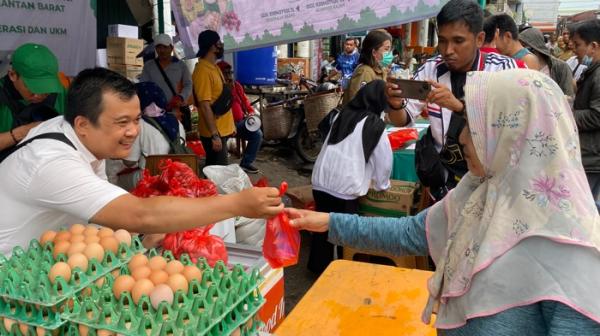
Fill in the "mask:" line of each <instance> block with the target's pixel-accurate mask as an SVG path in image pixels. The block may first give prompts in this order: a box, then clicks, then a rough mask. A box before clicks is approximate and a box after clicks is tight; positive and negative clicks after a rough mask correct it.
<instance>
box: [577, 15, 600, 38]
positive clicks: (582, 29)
mask: <svg viewBox="0 0 600 336" xmlns="http://www.w3.org/2000/svg"><path fill="white" fill-rule="evenodd" d="M575 34H577V35H578V36H579V37H580V38H581V39H582V40H583V41H584V42H585V43H586V44H590V43H592V42H596V43H600V20H597V19H592V20H588V21H584V22H582V23H581V24H579V25H578V26H577V28H576V30H575Z"/></svg>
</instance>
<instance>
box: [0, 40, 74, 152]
mask: <svg viewBox="0 0 600 336" xmlns="http://www.w3.org/2000/svg"><path fill="white" fill-rule="evenodd" d="M65 97H66V93H65V89H64V87H63V86H62V85H61V83H60V81H59V79H58V60H57V59H56V56H54V54H53V53H52V51H50V49H48V48H47V47H46V46H44V45H41V44H33V43H27V44H24V45H22V46H20V47H18V48H17V49H16V50H15V51H14V53H13V55H12V58H11V68H10V69H9V70H8V74H7V75H6V76H4V77H3V78H0V161H2V160H3V159H4V158H5V157H6V156H7V155H8V154H10V153H11V152H12V151H13V150H14V148H15V146H16V144H17V143H18V142H20V141H21V140H23V138H25V137H26V136H27V133H29V130H30V129H32V128H33V127H35V126H37V125H38V124H39V122H40V121H44V120H47V119H50V118H52V117H54V116H57V115H58V114H63V112H64V110H65Z"/></svg>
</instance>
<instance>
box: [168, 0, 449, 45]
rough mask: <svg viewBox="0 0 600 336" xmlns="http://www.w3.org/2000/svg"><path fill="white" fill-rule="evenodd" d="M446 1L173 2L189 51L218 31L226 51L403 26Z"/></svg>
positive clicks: (431, 11)
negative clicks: (203, 36) (206, 33)
mask: <svg viewBox="0 0 600 336" xmlns="http://www.w3.org/2000/svg"><path fill="white" fill-rule="evenodd" d="M447 1H448V0H361V1H357V0H294V1H290V0H270V1H256V0H171V5H172V6H171V8H172V10H173V13H174V14H175V20H176V23H177V28H178V30H179V34H180V35H181V38H182V41H183V43H184V45H185V46H186V55H187V56H193V55H194V54H195V52H194V51H196V50H197V49H198V45H197V37H198V34H199V33H200V32H201V31H203V30H206V29H211V30H215V31H217V32H219V35H221V38H222V39H223V42H224V44H225V50H226V51H237V50H243V49H253V48H257V47H262V46H268V45H278V44H284V43H290V42H296V41H304V40H311V39H316V38H320V37H325V36H332V35H340V34H345V33H350V32H355V31H361V30H367V29H373V28H381V27H388V26H394V25H399V24H402V23H407V22H412V21H417V20H421V19H424V18H429V17H432V16H435V15H436V14H437V13H438V12H439V10H440V9H441V7H442V6H443V5H444V4H445V3H446V2H447Z"/></svg>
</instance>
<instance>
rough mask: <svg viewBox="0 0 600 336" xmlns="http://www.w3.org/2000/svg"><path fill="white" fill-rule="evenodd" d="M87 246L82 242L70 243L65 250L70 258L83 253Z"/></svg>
mask: <svg viewBox="0 0 600 336" xmlns="http://www.w3.org/2000/svg"><path fill="white" fill-rule="evenodd" d="M86 247H87V245H86V244H85V243H84V242H77V243H71V246H69V249H68V250H67V256H69V257H70V256H72V255H73V254H75V253H83V251H84V250H85V248H86Z"/></svg>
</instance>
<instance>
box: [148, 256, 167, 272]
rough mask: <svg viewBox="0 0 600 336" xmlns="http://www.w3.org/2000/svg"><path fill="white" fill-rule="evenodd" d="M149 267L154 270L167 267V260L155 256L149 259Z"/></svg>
mask: <svg viewBox="0 0 600 336" xmlns="http://www.w3.org/2000/svg"><path fill="white" fill-rule="evenodd" d="M148 267H150V269H152V270H153V271H154V270H159V269H160V270H162V269H165V267H167V261H166V260H165V258H163V257H161V256H154V257H152V258H150V260H148Z"/></svg>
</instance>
